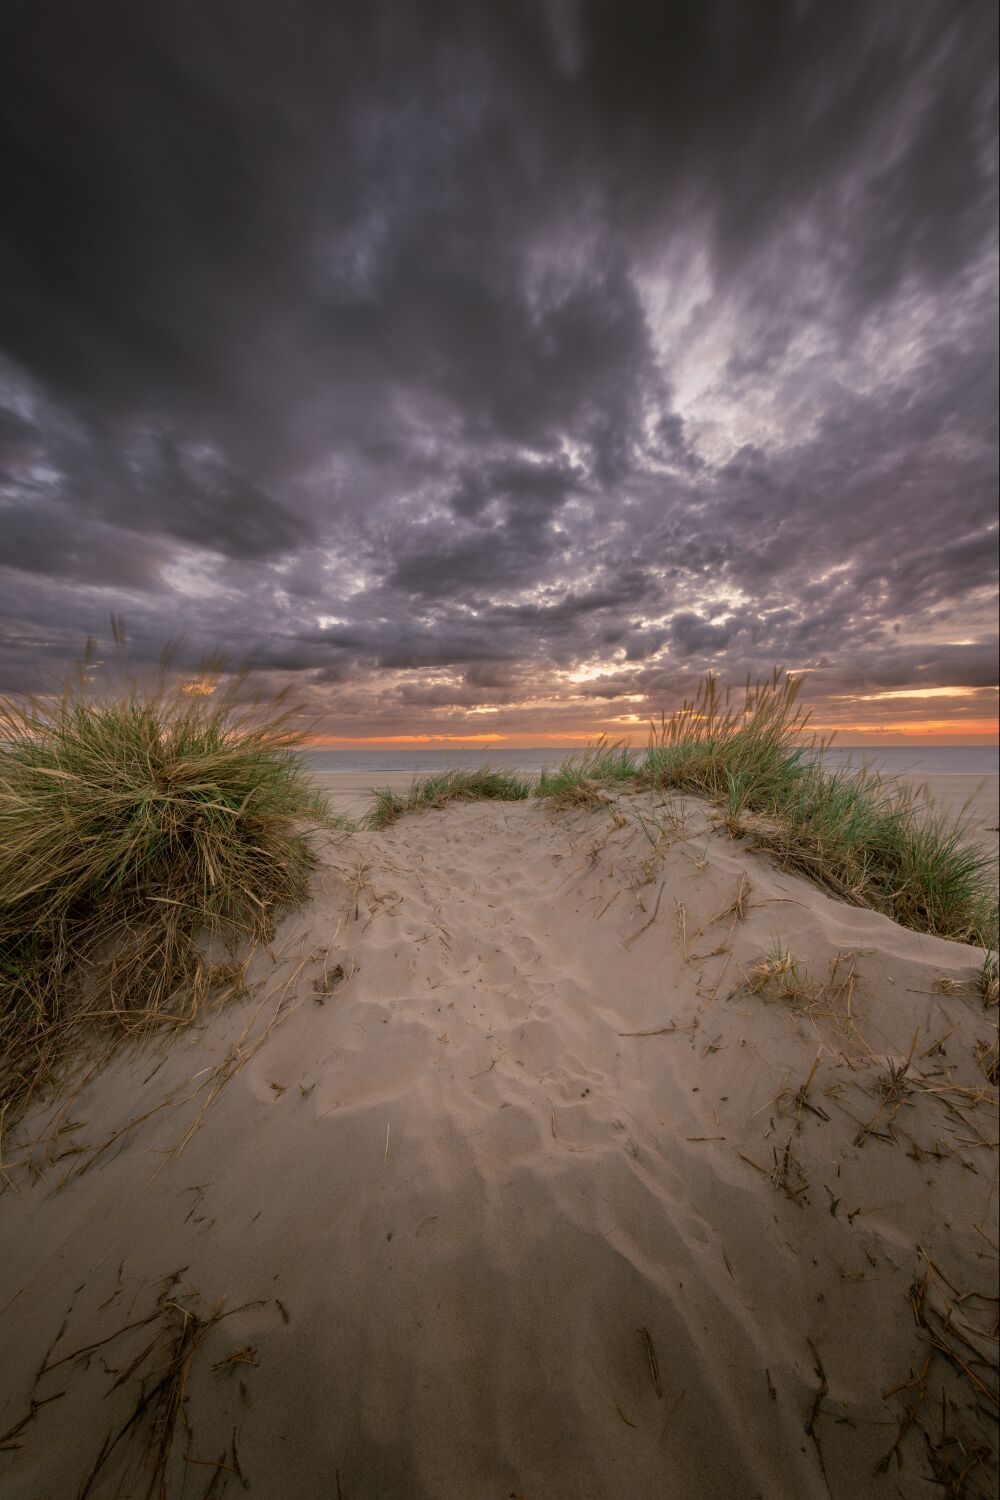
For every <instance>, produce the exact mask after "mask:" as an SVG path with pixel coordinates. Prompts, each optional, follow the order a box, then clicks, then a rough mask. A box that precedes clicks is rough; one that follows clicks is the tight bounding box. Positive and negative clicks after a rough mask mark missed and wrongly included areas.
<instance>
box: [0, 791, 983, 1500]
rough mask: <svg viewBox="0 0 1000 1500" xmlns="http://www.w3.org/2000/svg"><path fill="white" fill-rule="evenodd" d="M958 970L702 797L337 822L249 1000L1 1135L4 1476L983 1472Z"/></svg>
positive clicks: (919, 1490) (48, 1492)
mask: <svg viewBox="0 0 1000 1500" xmlns="http://www.w3.org/2000/svg"><path fill="white" fill-rule="evenodd" d="M777 949H783V950H788V952H789V953H790V954H791V955H792V956H793V957H794V959H795V960H796V962H797V964H798V970H797V974H798V978H797V980H796V981H795V982H792V981H791V980H790V978H789V976H788V975H787V974H786V978H785V984H786V989H788V990H789V991H790V993H788V994H785V995H782V994H781V993H779V992H778V988H777V984H778V983H780V981H778V982H772V983H771V984H770V985H767V986H764V987H763V988H760V989H759V991H758V992H757V993H752V992H751V990H752V989H753V987H754V985H755V984H758V985H759V984H760V980H759V979H757V980H755V979H754V975H755V972H756V971H755V966H756V965H758V964H759V962H760V961H761V959H762V958H763V957H764V956H766V955H767V954H768V953H769V952H771V951H776V950H777ZM980 960H981V955H979V954H977V953H976V952H975V951H974V950H971V949H968V948H964V947H961V946H959V945H956V944H951V943H946V942H942V941H939V940H937V939H933V938H928V937H923V936H920V935H917V934H914V933H911V932H906V931H903V930H902V929H900V928H898V927H896V926H895V925H894V924H892V923H890V922H889V921H887V920H886V919H884V918H882V917H879V916H877V915H875V914H873V913H870V912H862V911H856V910H853V909H850V908H847V907H845V906H843V905H840V904H838V903H835V902H833V901H831V900H828V899H827V898H826V897H824V896H823V895H822V894H821V893H820V892H818V891H817V890H816V889H815V888H814V887H813V886H811V885H808V884H806V883H805V882H803V881H801V880H799V879H797V878H795V877H794V876H791V875H788V874H782V873H781V872H779V871H777V870H775V869H774V867H773V866H772V865H770V864H769V863H768V862H767V861H765V860H764V859H762V858H760V857H758V856H756V855H754V854H753V853H751V852H749V851H748V849H747V848H746V847H745V845H744V844H742V843H735V842H733V841H732V840H730V839H729V837H728V836H727V835H726V834H725V833H724V832H720V831H718V830H713V829H712V828H711V826H710V819H709V815H708V813H707V812H706V810H705V808H704V807H703V806H702V805H701V804H699V803H697V802H695V801H693V800H692V799H676V800H675V801H673V802H670V801H667V800H665V799H662V798H651V797H648V796H646V797H641V798H636V799H634V801H633V800H630V799H624V800H623V801H621V802H620V803H612V804H609V805H608V806H606V807H605V808H603V809H602V810H601V811H599V812H596V813H594V812H583V811H581V812H572V813H564V812H563V813H553V812H552V811H551V810H548V809H546V808H544V807H539V806H536V805H535V804H530V803H525V804H508V805H504V806H499V805H490V804H475V805H470V806H453V807H451V808H449V809H447V810H445V811H439V812H430V813H425V814H421V815H418V816H410V817H408V818H405V819H403V820H402V821H401V822H399V823H398V824H396V825H395V826H394V827H392V828H391V829H389V830H387V831H385V832H384V833H382V834H380V835H373V834H358V835H353V836H351V837H349V838H346V839H344V840H342V841H340V842H337V843H334V844H331V847H330V851H329V856H328V862H327V864H326V865H325V866H324V869H323V871H322V872H321V876H320V878H319V879H318V880H317V888H316V893H315V897H314V900H313V902H312V903H311V905H310V906H309V907H308V908H307V909H306V910H305V911H304V912H301V913H299V914H297V915H295V916H294V917H293V918H291V919H290V920H289V921H287V922H286V923H285V924H284V926H283V928H282V931H281V933H280V935H279V941H278V942H277V943H276V945H275V950H274V954H273V959H272V958H271V957H267V956H262V957H259V958H258V959H257V960H256V961H255V966H254V970H253V972H252V974H251V976H250V977H251V980H252V986H251V988H252V993H251V994H250V995H249V996H248V997H247V998H245V999H242V1000H236V1001H231V1002H230V1003H228V1004H227V1005H225V1006H224V1007H222V1008H220V1009H219V1010H218V1012H217V1013H215V1014H214V1015H213V1016H212V1017H210V1019H209V1020H208V1022H207V1024H206V1025H204V1026H203V1027H200V1028H199V1029H197V1030H192V1031H190V1032H188V1033H186V1034H185V1035H184V1036H183V1037H182V1038H181V1039H180V1040H177V1039H174V1041H173V1042H172V1043H171V1044H170V1045H169V1046H162V1045H161V1046H157V1047H149V1046H147V1047H145V1048H143V1049H140V1050H139V1051H137V1052H129V1053H122V1054H120V1055H119V1056H117V1057H116V1058H115V1059H114V1060H113V1061H112V1062H111V1064H110V1065H108V1066H106V1067H104V1068H103V1069H100V1070H98V1071H97V1072H96V1073H95V1075H94V1076H93V1077H91V1078H90V1079H89V1080H88V1081H85V1082H84V1083H83V1086H82V1087H81V1088H80V1090H79V1092H78V1093H76V1094H75V1096H73V1097H68V1096H67V1097H66V1098H64V1099H63V1100H62V1101H58V1102H56V1101H53V1102H52V1103H51V1104H50V1106H49V1107H48V1108H47V1109H45V1110H42V1111H39V1112H38V1113H37V1114H36V1115H35V1116H33V1117H32V1118H31V1119H30V1120H28V1121H26V1122H25V1125H24V1130H23V1132H22V1136H23V1139H24V1140H26V1141H27V1142H29V1143H30V1144H28V1145H26V1146H25V1147H24V1148H23V1149H20V1150H18V1149H16V1146H15V1143H12V1142H10V1141H8V1142H7V1145H6V1149H5V1157H6V1162H7V1163H8V1165H7V1166H6V1170H7V1173H8V1177H9V1181H10V1183H11V1184H12V1186H11V1187H9V1188H8V1190H7V1191H6V1192H5V1193H4V1194H3V1196H2V1198H0V1268H2V1269H0V1308H2V1336H3V1341H4V1354H5V1358H4V1360H3V1362H2V1365H0V1447H2V1450H3V1451H0V1491H2V1493H3V1494H4V1496H10V1497H12V1500H63V1497H69V1496H77V1495H82V1494H87V1495H89V1496H92V1497H95V1500H97V1497H107V1496H114V1495H121V1496H128V1497H132V1496H141V1495H144V1494H145V1493H146V1487H147V1484H148V1482H149V1475H150V1474H151V1472H152V1469H151V1467H150V1453H151V1449H150V1444H151V1443H152V1450H155V1448H156V1444H157V1442H158V1441H161V1440H163V1441H162V1448H163V1454H164V1463H165V1467H166V1474H167V1478H166V1488H165V1491H164V1493H166V1494H167V1495H170V1496H174V1495H182V1494H183V1495H184V1496H190V1497H201V1496H206V1495H209V1494H211V1495H213V1496H220V1495H226V1496H229V1497H233V1496H235V1495H237V1494H240V1493H242V1490H243V1488H244V1487H248V1488H250V1489H251V1490H252V1493H253V1494H255V1495H259V1496H275V1497H278V1496H286V1495H287V1496H294V1497H297V1500H299V1497H301V1500H314V1497H315V1500H320V1497H323V1500H326V1497H336V1496H339V1497H341V1500H375V1497H400V1500H510V1497H512V1496H516V1497H519V1500H580V1497H594V1500H604V1497H607V1500H612V1497H637V1500H639V1497H641V1500H646V1497H650V1500H652V1497H660V1496H682V1497H687V1496H691V1497H705V1500H714V1497H718V1500H723V1497H725V1500H729V1497H744V1496H745V1497H748V1500H749V1497H756V1496H759V1497H764V1500H775V1497H788V1500H800V1497H801V1500H811V1497H817V1500H822V1497H826V1496H831V1495H832V1496H834V1497H837V1500H840V1497H843V1500H848V1497H856V1496H867V1495H878V1496H882V1495H888V1496H897V1495H903V1496H907V1497H908V1496H918V1495H919V1496H922V1497H923V1496H926V1495H927V1494H928V1493H929V1492H931V1493H932V1492H933V1491H930V1490H929V1486H928V1482H927V1481H928V1478H930V1477H932V1476H933V1475H934V1473H935V1469H934V1465H935V1464H938V1465H941V1464H948V1465H950V1466H951V1468H952V1470H953V1471H955V1472H957V1471H959V1470H961V1469H962V1468H964V1467H966V1465H967V1464H969V1463H971V1465H972V1468H971V1471H970V1478H969V1481H968V1486H969V1487H968V1488H967V1489H966V1491H965V1493H967V1494H970V1495H977V1494H989V1493H990V1485H991V1484H992V1483H993V1482H994V1481H993V1480H992V1479H991V1478H990V1477H989V1475H990V1474H991V1473H992V1472H993V1471H992V1462H993V1461H992V1459H991V1458H990V1457H989V1456H988V1455H987V1450H986V1447H985V1444H987V1443H990V1442H992V1434H991V1431H990V1422H989V1414H990V1413H991V1412H992V1410H993V1409H994V1408H993V1403H994V1402H995V1394H991V1393H995V1389H996V1374H995V1370H991V1369H990V1363H991V1361H995V1348H996V1345H995V1342H993V1343H992V1344H991V1343H990V1340H989V1338H988V1337H984V1332H985V1334H989V1332H990V1331H991V1330H992V1331H993V1333H995V1322H996V1302H995V1301H992V1300H989V1299H991V1298H994V1297H995V1295H996V1288H995V1285H994V1282H995V1279H996V1269H997V1253H996V1248H995V1243H994V1242H995V1239H996V1235H995V1230H994V1228H993V1227H992V1226H993V1223H994V1221H995V1217H996V1208H997V1189H996V1152H995V1143H996V1139H997V1134H996V1104H995V1090H992V1091H991V1090H988V1089H987V1087H986V1084H985V1081H984V1077H983V1073H982V1070H981V1067H980V1065H979V1063H978V1061H977V1055H976V1045H977V1041H981V1042H984V1043H988V1042H989V1041H990V1039H991V1037H993V1036H995V1024H994V1023H995V1013H992V1014H991V1015H987V1014H986V1013H984V1011H983V1007H982V1003H981V999H980V997H979V996H978V995H976V994H974V993H973V992H972V987H973V983H974V977H975V971H976V969H977V967H978V963H979V961H980ZM746 976H750V984H749V986H748V984H747V983H746V982H745V977H746ZM831 976H832V977H831ZM914 1039H915V1040H914ZM908 1055H911V1057H912V1060H911V1065H910V1069H909V1072H908V1074H907V1077H906V1080H905V1081H904V1083H903V1085H902V1086H901V1087H898V1088H896V1089H893V1087H892V1085H891V1080H890V1078H889V1070H890V1068H891V1065H892V1064H893V1063H896V1064H901V1063H902V1062H905V1060H906V1059H907V1057H908ZM809 1080H811V1081H809ZM807 1081H809V1084H808V1092H805V1093H801V1094H799V1090H800V1089H801V1088H802V1087H803V1086H804V1085H806V1083H807ZM797 1095H798V1097H796V1096H797ZM206 1104H209V1107H208V1108H207V1109H206V1108H205V1106H206ZM202 1111H204V1112H203V1113H202ZM143 1116H148V1117H146V1118H140V1117H143ZM133 1121H138V1123H135V1124H132V1125H131V1128H125V1127H128V1126H129V1125H130V1122H133ZM192 1126H196V1127H197V1128H194V1129H192ZM178 1148H182V1149H178ZM66 1151H71V1152H73V1153H74V1154H71V1155H61V1153H63V1152H66ZM10 1163H14V1164H13V1165H10ZM32 1164H33V1165H32ZM15 1188H16V1190H17V1191H15ZM968 1294H971V1295H968ZM244 1304H250V1305H247V1306H244ZM949 1304H951V1305H953V1307H954V1311H953V1313H952V1324H951V1329H950V1331H949V1332H947V1333H946V1334H942V1326H943V1325H942V1322H941V1317H942V1315H947V1310H948V1305H949ZM213 1312H215V1313H225V1314H228V1316H226V1317H225V1318H223V1319H222V1320H221V1321H218V1322H215V1323H213V1324H211V1325H210V1326H204V1325H203V1324H201V1323H199V1322H197V1321H196V1320H195V1319H196V1317H197V1318H200V1319H203V1320H208V1319H209V1318H210V1316H211V1315H212V1313H213ZM143 1320H145V1321H143ZM130 1324H139V1325H140V1326H136V1327H131V1328H126V1325H130ZM122 1329H125V1331H124V1332H120V1330H122ZM934 1338H937V1339H938V1341H939V1342H940V1343H944V1344H945V1346H946V1349H948V1350H951V1351H952V1353H951V1354H950V1355H949V1354H947V1353H945V1352H942V1351H941V1350H940V1349H939V1350H935V1349H934V1347H933V1343H932V1340H933V1339H934ZM102 1340H103V1341H105V1342H103V1343H101V1344H100V1346H99V1347H90V1346H97V1345H98V1341H102ZM178 1340H179V1342H178ZM172 1350H173V1351H174V1352H175V1353H176V1355H177V1358H176V1361H175V1364H174V1365H173V1366H171V1364H170V1356H171V1351H172ZM77 1351H83V1352H77ZM71 1356H72V1357H71ZM928 1356H931V1359H930V1364H929V1365H928V1366H927V1367H926V1372H925V1378H924V1380H923V1381H922V1382H920V1383H918V1384H916V1385H913V1386H912V1387H910V1388H909V1389H907V1388H904V1389H902V1390H900V1391H899V1392H898V1393H897V1394H896V1395H890V1396H889V1397H888V1398H887V1399H884V1398H883V1393H884V1392H887V1391H888V1390H890V1388H892V1387H897V1386H904V1387H905V1385H906V1383H907V1382H908V1381H910V1380H911V1379H912V1377H914V1376H916V1375H918V1374H919V1373H920V1371H921V1370H922V1368H923V1367H924V1365H925V1361H926V1360H927V1359H928ZM956 1359H959V1360H961V1361H962V1362H963V1363H964V1364H965V1366H966V1370H965V1372H963V1370H962V1368H961V1366H960V1365H959V1364H957V1363H956V1362H955V1360H956ZM133 1364H134V1368H131V1367H132V1366H133ZM40 1370H42V1371H43V1373H41V1374H39V1371H40ZM171 1373H173V1374H174V1375H176V1376H177V1379H176V1380H175V1381H174V1382H173V1383H171V1382H170V1380H169V1379H167V1377H169V1376H170V1375H171ZM158 1381H160V1382H161V1383H162V1388H161V1389H160V1390H159V1393H158V1394H156V1388H157V1382H158ZM143 1382H145V1383H143ZM977 1382H978V1384H977ZM942 1392H943V1393H944V1395H943V1400H944V1403H945V1405H944V1408H943V1411H944V1441H943V1442H942ZM57 1395H58V1399H52V1398H54V1397H56V1396H57ZM181 1396H183V1397H184V1400H183V1403H182V1402H181V1401H180V1397H181ZM144 1399H146V1402H147V1404H146V1405H145V1406H143V1405H142V1402H143V1400H144ZM171 1400H173V1402H174V1406H173V1408H171V1406H170V1402H171ZM915 1401H916V1402H917V1403H918V1406H917V1411H916V1414H915V1419H914V1421H913V1422H912V1424H911V1425H910V1426H909V1428H908V1429H907V1430H905V1431H904V1432H903V1435H902V1438H901V1440H900V1443H899V1448H898V1454H895V1455H893V1456H892V1457H890V1459H889V1460H888V1464H887V1466H886V1471H885V1472H884V1473H874V1472H873V1471H874V1470H875V1468H876V1466H877V1464H878V1462H879V1460H880V1458H882V1457H883V1456H884V1455H886V1454H887V1453H888V1452H889V1450H890V1448H891V1447H892V1445H893V1442H894V1440H895V1439H896V1436H897V1432H898V1430H899V1428H900V1424H901V1423H903V1422H904V1420H905V1418H906V1415H907V1412H908V1411H909V1410H910V1408H911V1406H912V1405H913V1403H914V1402H915ZM33 1403H37V1404H35V1405H33ZM42 1403H47V1404H42ZM137 1406H138V1408H139V1409H138V1411H137ZM32 1413H33V1415H32ZM133 1415H134V1420H133V1421H132V1422H131V1425H130V1426H127V1424H128V1423H129V1421H130V1418H132V1417H133ZM26 1417H27V1418H30V1420H28V1421H26V1422H25V1423H24V1425H23V1426H19V1425H18V1424H20V1423H21V1422H22V1420H23V1419H25V1418H26ZM172 1417H173V1428H172V1433H173V1439H172V1442H170V1443H169V1444H168V1443H167V1442H166V1441H165V1439H166V1438H167V1437H169V1436H170V1434H171V1419H172ZM185 1418H186V1425H185ZM921 1424H922V1425H923V1427H924V1428H926V1431H927V1434H928V1436H929V1438H930V1440H931V1442H932V1443H935V1444H938V1448H932V1447H929V1446H928V1442H927V1439H925V1436H924V1433H923V1431H922V1430H921ZM8 1429H14V1431H13V1435H10V1436H7V1437H6V1440H5V1441H4V1439H3V1435H4V1434H6V1433H8ZM123 1429H125V1430H124V1432H123V1435H122V1436H121V1437H120V1438H119V1440H118V1441H117V1444H116V1445H115V1446H114V1447H113V1448H111V1449H110V1452H109V1451H108V1449H107V1445H108V1444H109V1442H111V1441H113V1440H114V1439H115V1438H116V1436H117V1435H118V1434H119V1433H122V1430H123ZM977 1443H978V1444H980V1445H983V1446H982V1448H981V1451H980V1452H979V1454H978V1456H977V1450H976V1448H975V1445H976V1444H977ZM102 1451H103V1452H104V1453H105V1458H104V1462H103V1463H99V1460H100V1458H101V1455H102ZM95 1465H97V1467H96V1469H95ZM941 1472H944V1471H943V1470H941ZM88 1484H89V1488H88ZM154 1493H157V1491H156V1490H154Z"/></svg>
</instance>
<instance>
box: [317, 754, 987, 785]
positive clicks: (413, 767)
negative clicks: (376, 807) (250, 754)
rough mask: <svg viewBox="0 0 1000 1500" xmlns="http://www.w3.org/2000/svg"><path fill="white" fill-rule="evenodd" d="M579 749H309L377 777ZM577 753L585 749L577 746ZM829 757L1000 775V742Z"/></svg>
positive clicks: (504, 763) (557, 757) (545, 758)
mask: <svg viewBox="0 0 1000 1500" xmlns="http://www.w3.org/2000/svg"><path fill="white" fill-rule="evenodd" d="M573 753H574V751H573V750H572V749H570V748H568V747H563V748H561V749H560V748H558V747H557V748H555V749H549V748H546V749H531V750H506V749H497V750H494V749H490V750H478V749H471V748H468V749H466V748H463V749H461V750H450V749H442V750H396V749H393V748H391V747H390V748H389V749H386V750H307V751H305V752H304V758H305V760H306V762H307V763H308V766H309V768H310V770H313V771H321V772H323V773H324V774H325V775H336V774H338V773H341V774H343V775H353V776H359V775H361V776H371V777H372V779H373V780H377V779H378V777H379V776H380V775H384V774H386V773H389V772H394V773H400V772H401V773H402V774H404V775H406V774H409V775H411V776H422V775H426V774H427V773H428V772H430V771H447V770H451V769H454V768H455V767H458V766H462V767H469V766H481V765H487V764H488V765H490V766H494V767H495V768H496V769H497V770H505V771H524V772H527V773H529V774H530V773H537V772H538V771H540V770H542V768H543V767H544V766H555V765H558V764H559V762H560V761H561V760H563V759H564V758H565V757H566V756H567V755H572V754H573ZM576 753H579V748H578V747H577V751H576ZM825 760H826V763H827V765H828V766H830V768H831V769H836V768H838V767H840V766H842V765H844V764H845V762H849V763H850V764H851V765H852V766H860V765H868V766H871V767H873V768H874V769H875V770H878V771H880V772H881V773H882V774H883V775H886V776H900V775H911V776H996V775H998V774H1000V747H998V746H996V745H928V746H925V747H923V748H921V747H918V746H912V747H911V746H909V745H887V746H871V747H868V748H863V749H850V748H847V747H840V748H838V747H833V748H831V749H830V750H828V751H827V752H826V756H825Z"/></svg>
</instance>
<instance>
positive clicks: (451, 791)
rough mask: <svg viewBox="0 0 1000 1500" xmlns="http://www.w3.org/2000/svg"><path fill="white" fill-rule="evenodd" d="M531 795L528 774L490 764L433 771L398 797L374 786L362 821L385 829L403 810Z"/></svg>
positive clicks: (520, 798)
mask: <svg viewBox="0 0 1000 1500" xmlns="http://www.w3.org/2000/svg"><path fill="white" fill-rule="evenodd" d="M534 795H535V786H534V783H533V782H532V781H531V779H530V778H529V777H527V776H518V775H517V774H516V773H515V772H508V771H495V770H494V769H493V768H492V766H480V767H477V768H476V769H475V770H463V769H461V768H458V769H455V770H451V771H437V772H434V773H432V774H430V775H427V776H417V777H415V778H414V780H413V782H412V783H411V785H410V787H409V789H408V790H407V791H406V792H405V793H404V794H403V795H402V796H400V795H398V794H397V793H396V792H392V791H390V790H389V788H388V787H380V788H378V789H377V790H376V791H375V792H374V795H373V802H372V807H371V811H370V812H369V814H368V817H367V820H366V821H367V826H368V827H369V828H374V829H379V828H387V827H388V826H389V824H390V823H395V821H396V819H397V818H400V817H402V815H403V813H407V812H419V811H421V810H422V809H424V808H430V807H446V806H447V805H448V803H449V802H474V801H495V802H523V801H524V799H525V798H526V797H533V796H534Z"/></svg>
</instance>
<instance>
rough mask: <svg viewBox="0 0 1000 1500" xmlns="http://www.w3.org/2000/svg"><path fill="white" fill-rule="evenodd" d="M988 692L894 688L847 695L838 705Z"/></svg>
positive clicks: (969, 695) (936, 688)
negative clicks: (879, 691)
mask: <svg viewBox="0 0 1000 1500" xmlns="http://www.w3.org/2000/svg"><path fill="white" fill-rule="evenodd" d="M984 691H987V690H986V689H983V688H974V687H933V688H893V689H892V690H891V691H889V692H884V693H845V694H843V695H842V696H841V697H838V698H837V699H836V700H835V701H836V702H837V703H879V702H882V701H884V700H885V699H887V698H972V697H975V695H976V694H977V693H981V692H984Z"/></svg>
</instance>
